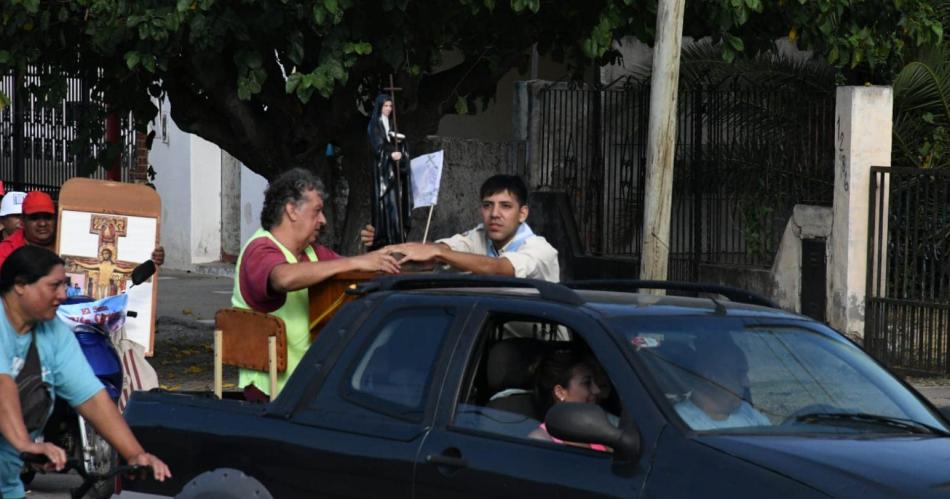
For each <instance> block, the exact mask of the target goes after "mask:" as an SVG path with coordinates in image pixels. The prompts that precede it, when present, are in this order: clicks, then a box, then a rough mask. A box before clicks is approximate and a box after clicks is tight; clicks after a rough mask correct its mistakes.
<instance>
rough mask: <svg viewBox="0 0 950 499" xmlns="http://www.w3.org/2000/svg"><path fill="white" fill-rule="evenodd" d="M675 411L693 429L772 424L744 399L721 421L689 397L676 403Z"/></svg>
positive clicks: (719, 428)
mask: <svg viewBox="0 0 950 499" xmlns="http://www.w3.org/2000/svg"><path fill="white" fill-rule="evenodd" d="M676 412H677V413H678V414H679V415H680V417H681V418H683V421H685V422H686V424H688V425H689V427H690V428H692V429H694V430H722V429H726V428H747V427H749V426H770V425H771V424H772V422H771V421H769V418H767V417H765V415H763V414H762V413H761V412H759V411H757V410H756V409H755V408H754V407H752V406H751V405H749V403H748V402H746V401H744V400H743V401H742V403H741V404H740V405H739V408H738V409H736V410H735V411H732V414H730V415H729V417H728V418H726V419H723V420H721V421H719V420H715V419H713V418H711V417H709V415H708V414H706V411H704V410H702V409H700V408H699V406H697V405H696V404H694V403H693V401H692V400H689V399H686V400H684V401H682V402H679V403H678V404H676Z"/></svg>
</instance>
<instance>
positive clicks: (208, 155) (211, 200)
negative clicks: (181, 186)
mask: <svg viewBox="0 0 950 499" xmlns="http://www.w3.org/2000/svg"><path fill="white" fill-rule="evenodd" d="M191 186H192V188H191V263H192V264H198V263H208V262H214V261H217V260H219V259H220V258H221V148H219V147H218V146H216V145H214V144H212V143H211V142H208V141H207V140H204V139H202V138H201V137H198V136H197V135H191Z"/></svg>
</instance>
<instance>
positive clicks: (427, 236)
mask: <svg viewBox="0 0 950 499" xmlns="http://www.w3.org/2000/svg"><path fill="white" fill-rule="evenodd" d="M434 208H435V205H434V204H431V205H429V219H428V220H426V230H425V232H423V233H422V244H425V243H426V239H428V238H429V225H430V224H431V223H432V210H433V209H434Z"/></svg>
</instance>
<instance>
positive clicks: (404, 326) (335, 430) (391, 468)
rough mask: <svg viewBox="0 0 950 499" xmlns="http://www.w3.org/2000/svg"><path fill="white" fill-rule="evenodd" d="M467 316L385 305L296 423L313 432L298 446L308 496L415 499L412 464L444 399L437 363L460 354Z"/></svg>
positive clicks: (365, 325)
mask: <svg viewBox="0 0 950 499" xmlns="http://www.w3.org/2000/svg"><path fill="white" fill-rule="evenodd" d="M418 301H420V300H417V302H418ZM460 315H462V314H460V313H459V310H458V309H457V308H453V307H444V306H439V305H436V304H434V303H433V304H432V305H431V306H430V305H425V304H419V305H413V306H406V305H403V306H394V305H390V304H384V305H383V307H382V309H381V310H379V311H377V312H374V317H372V318H370V319H368V320H367V321H366V322H364V323H363V326H362V327H361V328H360V331H359V332H357V333H356V336H355V337H354V338H353V339H352V341H351V342H350V343H349V345H347V347H346V349H345V350H344V351H343V352H342V353H341V355H340V357H339V359H338V360H337V361H336V362H335V363H334V365H333V367H332V369H330V371H329V374H328V376H327V378H326V379H325V380H324V381H323V383H322V384H321V388H320V389H319V392H318V393H317V394H316V395H315V396H314V398H313V399H312V400H311V401H309V402H307V403H306V406H305V407H304V408H302V410H300V411H299V412H298V413H297V414H295V415H294V417H293V419H294V422H295V423H297V424H299V425H301V426H303V425H305V426H307V427H309V428H311V430H310V432H309V433H308V436H307V438H306V440H303V439H302V440H300V441H299V444H297V445H299V446H301V449H303V448H306V456H305V457H304V459H306V460H307V461H308V463H309V466H308V467H307V473H308V475H309V476H308V477H307V478H306V479H305V481H307V482H309V483H311V484H313V487H312V490H310V491H307V493H308V494H312V495H313V496H314V497H316V496H321V497H322V496H327V497H393V498H400V497H402V498H408V497H410V496H411V486H412V467H413V461H414V458H415V455H416V452H417V450H418V448H419V445H420V443H421V442H422V439H423V436H424V435H425V433H426V431H427V429H428V427H429V425H430V424H431V418H432V414H433V412H434V406H435V404H434V400H435V398H436V397H434V396H432V395H433V394H438V386H436V387H435V388H434V389H433V388H432V387H433V386H434V385H437V382H440V381H441V376H440V374H439V373H441V372H442V371H444V365H443V366H441V367H440V365H439V362H437V360H438V359H439V358H440V357H442V356H443V355H444V353H443V350H445V349H448V351H451V349H452V348H453V347H454V341H453V340H454V338H455V337H454V333H453V331H458V330H459V329H461V326H454V327H453V325H454V324H455V323H456V322H457V321H460V320H462V319H461V318H460ZM302 454H303V453H302ZM301 492H303V491H301Z"/></svg>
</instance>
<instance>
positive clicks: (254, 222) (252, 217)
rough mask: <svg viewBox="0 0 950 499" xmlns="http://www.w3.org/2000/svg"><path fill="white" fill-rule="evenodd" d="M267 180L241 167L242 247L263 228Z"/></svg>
mask: <svg viewBox="0 0 950 499" xmlns="http://www.w3.org/2000/svg"><path fill="white" fill-rule="evenodd" d="M265 189H267V180H266V179H264V177H262V176H260V175H258V174H256V173H254V172H252V171H251V170H249V169H248V168H247V167H246V166H244V165H243V164H242V165H241V247H242V248H243V247H244V243H246V242H247V240H248V239H250V238H251V235H253V234H254V232H255V231H257V229H259V228H260V227H261V208H262V207H263V206H264V190H265Z"/></svg>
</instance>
